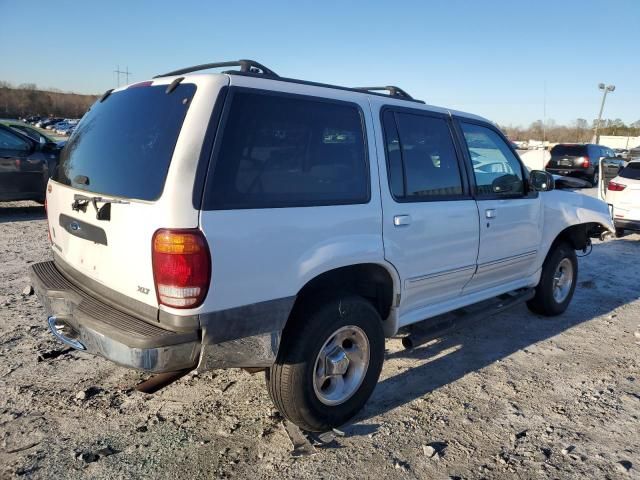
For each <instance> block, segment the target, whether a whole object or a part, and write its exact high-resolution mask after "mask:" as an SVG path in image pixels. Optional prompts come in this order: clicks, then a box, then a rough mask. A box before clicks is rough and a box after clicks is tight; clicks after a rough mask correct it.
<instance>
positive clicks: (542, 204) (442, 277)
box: [32, 60, 614, 431]
mask: <svg viewBox="0 0 640 480" xmlns="http://www.w3.org/2000/svg"><path fill="white" fill-rule="evenodd" d="M230 66H239V67H240V69H239V70H233V71H225V72H223V73H199V74H192V72H196V71H201V70H206V69H210V68H216V67H230ZM378 90H380V89H378V88H344V87H337V86H333V85H324V84H318V83H312V82H307V81H301V80H293V79H289V78H282V77H279V76H278V75H276V74H275V73H274V72H272V71H271V70H269V69H268V68H266V67H264V66H262V65H260V64H258V63H256V62H253V61H249V60H242V61H239V62H225V63H222V64H207V65H200V66H197V67H192V68H187V69H183V70H179V71H175V72H171V73H168V74H165V75H159V76H157V77H155V78H154V79H152V80H150V81H146V82H142V83H137V84H133V85H129V86H126V87H122V88H119V89H116V90H112V91H108V92H106V93H105V94H104V95H103V96H102V98H101V99H100V100H99V101H97V102H96V103H95V105H93V106H92V108H91V110H90V111H89V112H88V113H87V114H86V115H85V117H84V118H83V120H82V121H81V123H80V124H79V125H78V127H77V129H76V131H75V133H74V134H73V135H72V137H71V138H70V140H69V143H68V144H67V146H66V148H65V149H64V151H63V153H62V157H61V160H60V166H59V169H58V171H57V172H56V173H55V175H54V177H53V178H52V180H51V181H50V182H49V185H48V193H47V204H48V220H49V234H50V237H51V243H52V250H53V257H54V259H53V261H51V262H45V263H40V264H37V265H35V266H33V268H32V278H33V283H34V287H35V289H36V291H37V293H38V294H39V296H40V298H41V301H42V302H43V304H44V305H45V306H46V309H47V312H48V322H49V326H50V328H51V331H52V332H53V334H54V335H56V336H57V337H58V338H59V339H60V340H62V341H63V342H65V343H66V344H68V345H71V346H72V347H74V348H77V349H79V350H84V351H86V352H88V353H93V354H98V355H101V356H103V357H105V358H107V359H109V360H112V361H114V362H116V363H118V364H120V365H124V366H128V367H131V368H136V369H141V370H146V371H149V372H155V373H159V372H184V371H188V370H190V369H194V368H195V369H198V370H200V371H202V370H207V369H212V368H227V367H243V368H251V369H259V368H262V369H265V371H266V380H267V385H268V390H269V393H270V395H271V398H272V399H273V401H274V403H275V404H276V406H277V408H278V409H279V410H280V412H281V413H282V414H284V415H285V416H286V417H287V418H289V419H290V420H291V421H293V422H295V423H297V424H298V425H299V426H301V427H302V428H304V429H307V430H310V431H323V430H326V429H329V428H331V427H333V426H337V425H340V424H342V423H344V422H345V421H347V420H348V419H349V418H351V417H352V416H353V415H354V414H356V413H357V412H358V410H359V409H360V408H361V407H362V406H363V404H364V403H365V402H366V400H367V398H368V397H369V396H370V394H371V392H372V391H373V389H374V387H375V384H376V381H377V379H378V376H379V374H380V370H381V367H382V362H383V357H384V338H385V336H386V337H390V336H393V335H395V334H396V333H397V332H398V330H399V329H400V328H401V327H405V326H408V325H411V324H414V323H416V322H420V321H423V320H425V319H428V318H433V317H435V316H437V315H439V314H442V313H444V312H449V311H453V310H456V309H459V308H462V307H465V306H468V305H471V304H476V303H478V302H481V301H485V300H487V299H489V298H492V297H496V296H498V295H503V294H505V293H508V292H514V293H511V295H513V296H514V298H519V299H521V300H523V301H524V300H527V301H528V305H529V307H530V308H531V309H532V310H533V311H535V312H538V313H540V314H543V315H557V314H560V313H562V312H563V311H564V310H565V309H566V308H567V305H568V304H569V302H570V300H571V297H572V295H573V291H574V289H575V286H576V275H577V268H578V265H577V261H576V254H575V250H582V249H586V248H587V247H588V245H589V243H590V238H591V237H596V236H599V235H600V234H602V233H603V232H607V231H613V229H614V227H613V224H612V222H611V218H610V216H609V212H608V208H607V206H606V204H605V203H604V202H602V201H600V200H597V199H593V198H589V197H587V196H585V195H582V194H579V193H573V192H568V191H559V190H555V189H554V183H553V178H552V177H551V176H550V175H549V174H547V173H545V172H541V171H536V172H531V174H529V173H528V172H527V170H526V169H525V168H524V166H523V165H522V163H521V161H520V159H519V158H518V156H517V154H516V153H515V152H514V151H513V150H512V148H511V147H510V145H509V142H508V141H507V140H506V139H505V137H504V135H503V134H502V133H501V132H500V130H498V129H497V128H496V127H495V125H494V124H493V123H491V122H490V121H488V120H485V119H483V118H481V117H478V116H476V115H471V114H467V113H462V112H457V111H452V110H448V109H446V108H439V107H434V106H430V105H425V104H424V102H421V101H418V100H415V99H413V98H411V97H410V96H409V95H408V94H407V93H406V92H404V91H403V90H401V89H399V88H397V87H384V89H382V90H384V91H385V92H387V93H382V92H381V91H378Z"/></svg>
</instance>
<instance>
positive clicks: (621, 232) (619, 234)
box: [616, 228, 624, 238]
mask: <svg viewBox="0 0 640 480" xmlns="http://www.w3.org/2000/svg"><path fill="white" fill-rule="evenodd" d="M623 236H624V228H616V238H620V237H623Z"/></svg>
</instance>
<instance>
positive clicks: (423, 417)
mask: <svg viewBox="0 0 640 480" xmlns="http://www.w3.org/2000/svg"><path fill="white" fill-rule="evenodd" d="M48 258H50V252H49V249H48V241H47V232H46V222H45V220H44V212H43V210H42V208H41V207H39V206H37V205H36V204H32V203H29V202H19V203H5V204H0V478H16V477H19V478H106V479H116V478H118V479H120V478H143V477H144V478H150V477H155V478H170V479H173V480H175V479H182V478H189V479H192V478H225V477H234V478H251V479H256V480H257V479H263V478H274V479H276V478H277V479H281V478H303V479H304V478H342V479H348V478H376V479H386V478H428V479H440V478H445V479H446V478H452V479H455V478H461V479H475V478H527V479H529V478H576V479H577V478H598V479H600V478H611V479H615V478H640V325H639V324H640V315H639V314H640V301H639V299H638V298H639V296H640V268H639V266H638V265H639V264H638V259H639V258H640V235H629V236H627V237H624V238H622V239H617V240H613V241H610V242H606V243H596V244H595V245H594V247H593V253H592V254H591V255H590V256H588V257H586V258H582V259H580V261H579V262H580V273H579V286H578V289H577V290H576V295H575V297H574V299H573V303H572V304H571V306H570V307H569V310H568V311H567V312H566V313H565V314H564V315H562V316H560V317H558V318H554V319H546V318H541V317H538V316H536V315H533V314H531V313H529V312H528V310H527V309H526V307H524V306H520V307H516V308H514V309H513V310H511V311H508V312H505V313H502V314H499V315H495V316H493V317H491V318H488V319H486V320H483V321H480V322H475V323H473V324H469V325H464V326H463V327H460V328H458V329H456V330H454V331H452V332H450V333H448V334H446V335H444V336H443V337H442V338H440V339H438V340H435V341H432V342H430V343H428V344H426V345H424V346H422V347H419V348H416V349H415V350H411V351H408V350H404V349H403V347H402V345H401V342H400V340H399V339H390V340H388V341H387V353H386V361H385V365H384V369H383V372H382V377H381V379H380V382H379V384H378V386H377V388H376V390H375V392H374V394H373V396H372V398H371V399H370V401H369V403H368V404H367V406H366V408H365V410H364V411H363V412H362V413H361V414H360V415H359V416H358V417H357V418H356V419H355V421H354V422H353V423H352V424H349V425H346V426H344V427H343V428H342V430H343V431H344V436H341V437H337V438H336V439H335V441H333V442H331V443H329V444H328V445H326V446H324V447H321V448H317V449H316V450H317V453H316V454H315V455H313V456H304V457H294V456H292V446H291V441H290V439H289V437H288V436H287V433H286V431H285V429H284V427H283V425H282V421H281V418H280V417H279V415H278V413H277V412H276V411H275V410H274V409H273V407H272V405H271V402H270V400H269V398H268V395H267V393H266V390H265V388H264V378H263V375H262V374H256V375H250V374H248V373H246V372H244V371H240V370H228V371H213V372H209V373H206V374H203V375H200V376H195V375H189V376H187V377H184V378H182V379H181V380H179V381H178V382H176V383H174V384H172V385H170V386H169V387H167V388H166V389H164V390H161V391H160V392H158V393H156V394H153V395H147V394H142V393H139V392H137V391H135V390H133V386H134V385H135V384H136V383H138V382H139V381H140V380H141V379H143V378H144V376H143V375H142V374H139V373H137V372H133V371H129V370H126V369H124V368H120V367H117V366H114V365H112V364H111V363H109V362H107V361H105V360H102V359H100V358H97V357H91V356H89V355H86V354H82V353H78V352H75V351H69V350H68V349H66V348H65V347H64V346H63V345H62V344H60V343H57V342H56V341H55V340H54V339H53V337H52V335H51V334H50V333H49V332H48V330H47V328H46V322H45V317H44V311H43V309H42V307H41V306H40V305H39V303H38V301H37V298H36V297H35V295H29V291H28V290H29V288H28V286H29V280H28V276H27V267H28V266H29V264H31V263H34V262H38V261H42V260H46V259H48ZM25 287H26V290H25Z"/></svg>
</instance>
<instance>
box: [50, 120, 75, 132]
mask: <svg viewBox="0 0 640 480" xmlns="http://www.w3.org/2000/svg"><path fill="white" fill-rule="evenodd" d="M77 124H78V120H69V121H64V122H61V123H58V124H56V126H55V132H56V133H57V134H58V135H67V132H68V131H69V130H70V129H72V128H74V127H75V126H76V125H77Z"/></svg>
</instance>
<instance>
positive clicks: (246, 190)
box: [209, 91, 369, 210]
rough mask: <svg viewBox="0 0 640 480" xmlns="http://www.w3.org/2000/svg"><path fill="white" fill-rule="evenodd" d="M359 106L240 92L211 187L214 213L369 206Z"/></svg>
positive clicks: (223, 141)
mask: <svg viewBox="0 0 640 480" xmlns="http://www.w3.org/2000/svg"><path fill="white" fill-rule="evenodd" d="M365 152H366V150H365V138H364V134H363V121H362V118H361V115H360V110H359V109H358V107H357V106H355V105H352V104H348V103H338V102H336V103H334V102H324V101H318V100H312V99H308V97H293V96H283V95H273V94H267V93H253V92H247V91H237V92H235V93H234V95H233V98H232V100H231V107H230V110H229V114H228V117H227V120H226V123H225V126H224V132H223V134H222V140H221V144H220V149H219V152H218V155H217V158H216V164H215V170H214V173H213V185H212V186H211V187H209V196H210V202H211V206H212V208H213V209H217V210H221V209H234V208H276V207H298V206H300V207H302V206H314V205H332V204H353V203H366V202H368V201H369V174H368V165H367V160H366V153H365Z"/></svg>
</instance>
